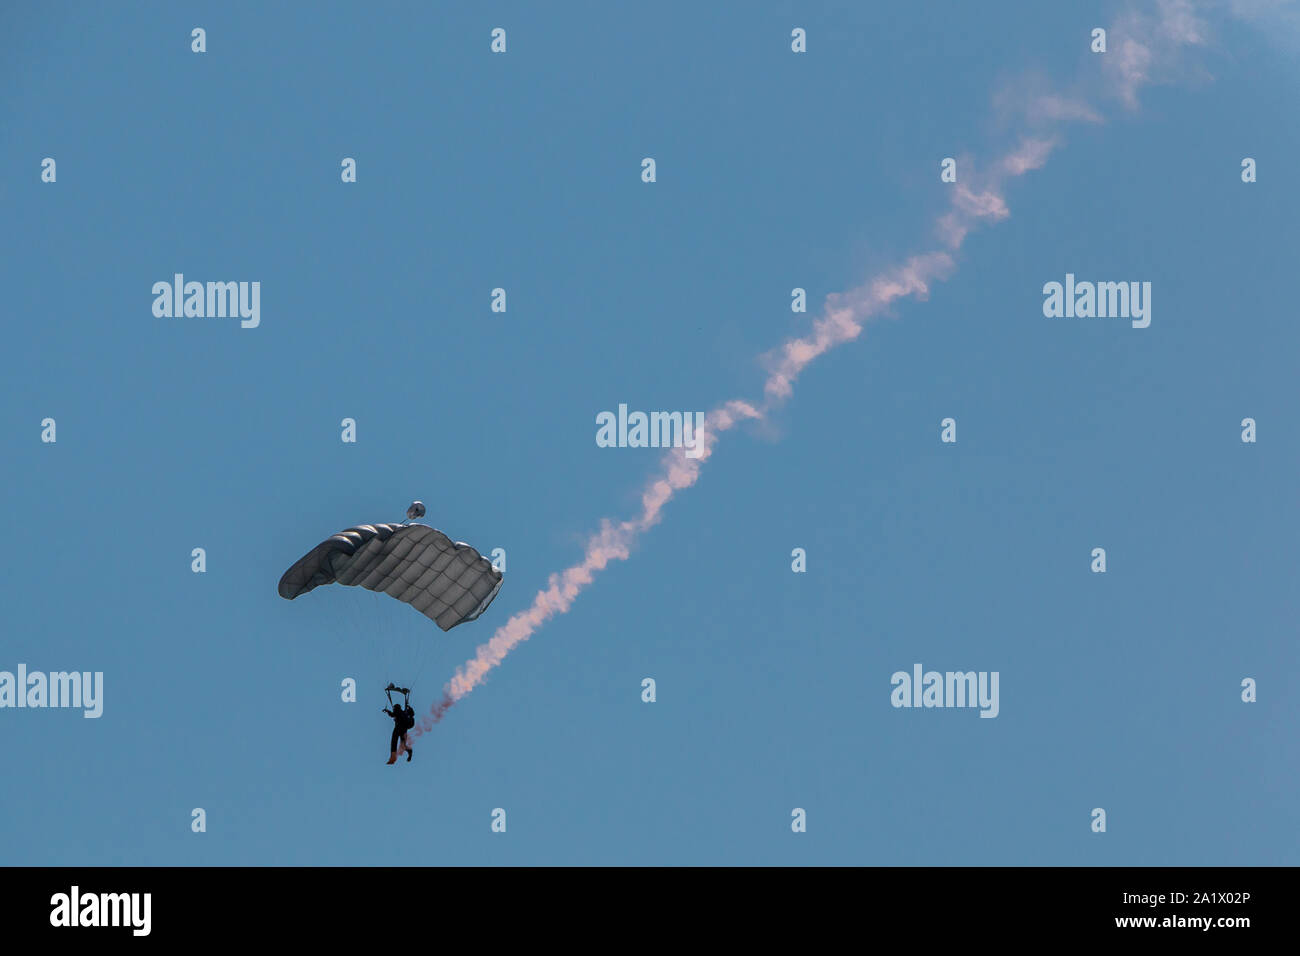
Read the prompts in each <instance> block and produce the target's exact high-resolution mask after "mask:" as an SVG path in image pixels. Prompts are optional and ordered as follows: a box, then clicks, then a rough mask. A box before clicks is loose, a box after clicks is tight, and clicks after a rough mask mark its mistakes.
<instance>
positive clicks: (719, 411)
mask: <svg viewBox="0 0 1300 956" xmlns="http://www.w3.org/2000/svg"><path fill="white" fill-rule="evenodd" d="M1051 148H1052V143H1051V142H1048V141H1040V140H1026V141H1025V142H1024V143H1022V145H1021V146H1020V147H1019V148H1018V149H1017V150H1016V151H1015V152H1014V153H1012V154H1010V155H1009V156H1008V157H1006V158H1004V159H1003V160H1002V162H1001V163H1000V164H999V166H998V167H996V170H997V172H996V174H995V177H994V182H996V180H997V179H998V178H1000V177H1001V176H1006V175H1020V174H1021V173H1023V172H1026V171H1028V170H1029V169H1033V168H1037V167H1038V166H1041V165H1042V164H1043V163H1044V162H1045V161H1046V159H1047V155H1048V153H1049V152H1050V151H1051ZM1008 215H1009V213H1008V211H1007V207H1006V202H1005V200H1004V199H1003V198H1002V196H1001V195H1000V193H999V192H997V189H996V185H989V186H986V188H985V189H984V190H983V191H981V192H975V191H973V190H972V189H970V188H968V187H966V186H964V185H963V186H959V187H957V188H956V189H955V190H954V193H953V199H952V209H951V210H950V211H949V212H948V213H946V214H945V215H944V216H943V217H942V218H941V220H940V222H939V231H940V234H941V235H942V236H943V237H944V239H945V242H946V244H947V245H948V246H949V251H938V252H927V253H922V254H920V255H915V256H912V257H911V258H910V259H908V260H907V261H906V262H904V263H903V264H902V265H901V266H898V267H897V268H894V269H891V270H888V271H886V272H884V273H881V274H880V275H878V276H876V277H875V278H873V279H871V280H870V281H868V282H866V283H865V284H863V285H861V286H859V287H858V288H856V289H853V290H851V291H849V292H845V293H838V294H835V295H831V296H829V297H828V298H827V300H826V305H825V308H824V309H823V311H822V315H821V317H820V318H818V319H817V320H816V321H815V322H814V323H813V328H812V332H811V334H809V335H807V336H805V337H803V338H796V339H791V340H790V341H788V342H786V343H785V344H784V345H782V346H780V347H779V348H778V349H777V350H776V353H775V354H774V356H773V357H772V358H771V363H770V364H771V370H770V372H769V374H768V377H767V381H766V382H765V383H764V386H763V393H764V395H765V401H764V403H763V405H762V406H755V405H753V404H751V403H749V402H746V401H743V400H740V399H733V400H731V401H729V402H726V403H724V404H723V405H721V406H719V407H717V408H715V409H713V410H712V411H711V412H709V413H708V414H706V415H705V418H704V430H703V433H702V434H701V435H700V436H699V449H698V456H697V457H694V458H688V457H687V456H686V453H685V449H683V448H672V449H669V450H668V451H667V452H666V453H665V454H664V457H663V460H662V465H661V468H660V472H659V473H658V474H657V475H656V476H655V477H653V478H651V479H650V481H648V482H647V483H646V486H645V489H644V490H643V491H642V493H641V512H640V514H638V515H637V516H636V517H634V518H629V519H625V520H623V521H618V522H615V521H611V520H610V519H608V518H606V519H604V520H602V521H601V525H600V530H599V531H598V532H596V533H595V534H594V535H592V536H591V538H590V539H589V540H588V541H587V545H586V548H585V549H584V553H583V556H582V560H580V561H579V562H578V563H577V564H575V565H573V566H572V567H569V568H566V569H565V570H563V571H560V572H558V573H556V574H552V575H551V577H550V580H549V582H548V584H547V587H546V588H545V589H544V590H542V591H539V592H538V593H537V595H536V597H534V598H533V602H532V604H530V605H529V606H528V607H527V608H525V609H524V610H522V611H520V612H518V613H517V614H515V615H514V616H513V617H511V618H510V619H509V620H508V621H506V623H505V624H503V625H501V627H499V628H497V630H496V633H494V634H493V635H492V637H491V638H490V639H489V640H488V642H487V643H486V644H482V645H480V646H479V647H478V649H477V651H476V652H475V654H474V657H472V658H471V659H470V660H468V661H466V662H465V663H464V664H463V665H461V667H460V668H459V669H457V671H456V673H455V675H454V676H453V677H452V678H451V680H450V681H449V682H448V683H447V686H446V687H445V688H444V691H443V696H442V699H441V700H440V701H438V703H436V704H435V705H434V706H433V708H432V710H431V711H430V712H429V714H428V715H427V716H425V717H424V718H422V719H421V721H420V724H419V726H418V727H417V728H416V729H415V730H414V731H413V734H414V736H417V737H418V736H420V735H422V734H424V733H427V732H428V731H430V730H432V729H433V726H434V724H436V723H438V722H439V721H440V720H442V718H443V716H444V715H445V714H446V713H447V711H448V710H449V709H450V708H451V707H452V705H453V704H455V703H456V702H457V701H459V700H461V699H463V698H464V697H465V696H466V695H467V694H469V693H470V692H471V691H473V690H474V688H476V687H478V686H479V685H480V684H482V683H483V681H484V680H485V679H486V678H487V675H488V673H489V672H490V671H491V670H492V669H493V668H495V667H497V666H498V665H500V663H501V662H502V661H503V660H505V658H506V655H508V654H509V653H510V652H511V651H512V650H514V649H515V648H516V647H518V646H519V645H520V644H522V643H523V642H524V641H526V640H528V639H529V638H530V637H532V635H533V634H534V633H535V632H536V631H537V629H538V628H539V627H541V626H542V625H543V624H544V623H546V622H547V621H548V620H550V619H551V618H552V617H555V616H556V615H558V614H563V613H565V612H566V611H568V610H569V608H570V606H572V604H573V602H574V600H575V599H576V598H577V597H578V595H579V594H581V593H582V591H583V590H584V589H585V588H586V587H587V585H589V584H590V583H591V582H592V581H593V580H595V577H596V575H597V574H598V573H599V572H600V571H603V570H604V569H605V568H606V567H607V566H608V565H609V563H610V562H611V561H624V560H626V559H627V558H628V556H629V555H630V554H631V550H632V546H633V545H634V544H635V543H636V540H637V539H638V538H639V537H640V536H641V535H642V534H643V533H644V532H645V531H647V530H649V529H650V528H652V527H654V526H655V525H656V524H658V523H659V521H660V520H661V518H662V516H663V509H664V508H665V507H666V506H667V504H668V502H670V501H671V500H672V499H673V497H674V496H675V495H676V494H677V492H679V491H681V490H682V489H684V488H689V487H690V486H691V485H693V484H695V482H696V481H697V480H698V479H699V476H700V470H701V468H702V467H703V465H704V462H705V461H707V460H708V459H709V457H710V456H711V455H712V454H713V450H714V447H715V445H716V443H717V440H718V436H719V435H721V434H722V433H723V432H726V431H730V430H731V429H732V428H734V427H735V426H736V425H738V424H740V423H741V422H743V421H747V420H753V419H762V418H764V417H765V416H766V414H767V412H768V411H770V410H771V409H772V408H774V407H775V406H777V405H779V404H781V403H782V402H784V401H785V400H786V399H788V398H789V397H790V395H791V393H792V392H793V386H794V382H795V379H797V378H798V376H799V374H800V373H801V372H802V371H803V370H804V369H805V368H806V367H807V366H808V365H809V364H810V363H811V362H812V361H813V360H814V359H816V358H817V357H818V356H820V355H823V354H825V353H826V352H829V351H830V350H831V349H833V348H836V347H837V346H840V345H843V344H844V343H845V342H851V341H852V340H853V339H855V338H857V337H858V335H860V334H861V332H862V329H863V327H864V326H865V324H866V322H867V320H868V319H870V318H871V317H873V316H875V315H878V314H879V313H881V312H882V311H884V310H885V309H886V308H888V307H889V306H890V304H892V303H893V302H895V301H897V300H898V299H901V298H905V297H907V296H916V297H917V298H920V299H924V298H926V297H927V296H928V294H929V291H930V285H931V283H933V282H935V281H937V280H941V279H943V278H946V277H947V276H948V275H949V274H950V273H951V272H952V270H953V268H954V267H955V261H954V259H953V255H952V253H953V252H955V251H956V250H957V248H958V247H960V245H961V242H962V239H964V237H965V236H966V234H967V233H968V232H969V231H970V229H971V228H972V226H973V225H974V224H976V223H977V222H978V221H979V220H985V219H988V220H998V219H1004V218H1006V217H1007V216H1008Z"/></svg>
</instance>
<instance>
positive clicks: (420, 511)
mask: <svg viewBox="0 0 1300 956" xmlns="http://www.w3.org/2000/svg"><path fill="white" fill-rule="evenodd" d="M423 517H424V502H423V501H412V502H411V507H409V508H407V509H406V520H408V521H414V520H415V519H416V518H423Z"/></svg>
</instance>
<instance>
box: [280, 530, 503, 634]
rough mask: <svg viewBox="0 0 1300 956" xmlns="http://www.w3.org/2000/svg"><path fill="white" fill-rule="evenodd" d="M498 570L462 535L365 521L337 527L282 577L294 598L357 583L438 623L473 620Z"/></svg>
mask: <svg viewBox="0 0 1300 956" xmlns="http://www.w3.org/2000/svg"><path fill="white" fill-rule="evenodd" d="M501 581H502V576H501V572H500V571H498V570H497V569H496V568H494V567H492V565H491V564H490V563H489V562H488V560H487V559H486V558H485V557H483V555H481V554H479V553H478V552H477V551H475V550H474V549H473V548H471V547H470V546H469V545H467V544H465V543H464V542H463V541H452V540H451V539H450V538H448V537H447V536H446V535H445V534H443V533H442V532H441V531H437V530H435V529H433V528H430V527H429V526H428V525H422V524H363V525H357V526H356V527H355V528H348V529H347V530H346V531H340V532H339V533H338V534H336V535H333V536H331V537H329V538H327V539H326V540H324V541H322V542H321V543H320V544H318V545H316V547H314V548H312V549H311V551H310V552H308V553H307V554H306V555H304V556H303V557H302V558H301V559H300V560H299V561H298V562H297V563H296V564H294V566H293V567H291V568H290V569H289V570H288V571H286V572H284V577H282V578H280V597H282V598H288V599H289V600H290V601H292V600H293V599H294V598H296V597H297V596H298V595H300V594H306V593H307V592H308V591H310V590H312V589H313V588H317V587H320V586H321V585H322V584H334V583H335V582H337V583H339V584H346V585H360V586H361V587H363V588H367V589H369V590H371V591H383V592H384V593H385V594H390V595H392V596H393V597H395V598H397V599H398V600H399V601H405V602H406V603H407V604H409V605H411V607H413V608H415V609H416V610H417V611H419V612H420V613H421V614H423V615H424V616H425V617H429V618H432V619H433V621H434V622H435V623H436V624H437V625H438V626H439V627H440V628H442V629H443V630H444V631H450V630H451V629H452V628H453V627H455V626H456V625H457V624H464V623H465V622H466V621H472V620H474V619H475V618H476V617H478V616H479V615H480V614H482V613H483V612H484V611H485V610H487V606H488V605H489V604H491V603H492V599H493V598H494V597H496V596H497V592H498V591H500V590H501Z"/></svg>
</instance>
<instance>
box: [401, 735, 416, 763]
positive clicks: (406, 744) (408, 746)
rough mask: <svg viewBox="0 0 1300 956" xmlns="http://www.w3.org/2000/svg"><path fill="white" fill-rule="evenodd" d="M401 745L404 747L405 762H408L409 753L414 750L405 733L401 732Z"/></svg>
mask: <svg viewBox="0 0 1300 956" xmlns="http://www.w3.org/2000/svg"><path fill="white" fill-rule="evenodd" d="M402 746H403V747H405V748H406V762H407V763H410V762H411V754H413V753H415V750H414V748H412V747H411V741H410V740H409V739H408V738H407V736H406V734H402Z"/></svg>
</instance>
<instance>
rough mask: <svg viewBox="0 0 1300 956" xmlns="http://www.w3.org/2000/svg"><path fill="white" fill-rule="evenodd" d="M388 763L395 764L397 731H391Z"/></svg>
mask: <svg viewBox="0 0 1300 956" xmlns="http://www.w3.org/2000/svg"><path fill="white" fill-rule="evenodd" d="M388 762H389V763H397V729H396V728H394V729H393V737H392V739H391V740H390V741H389V742H388Z"/></svg>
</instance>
